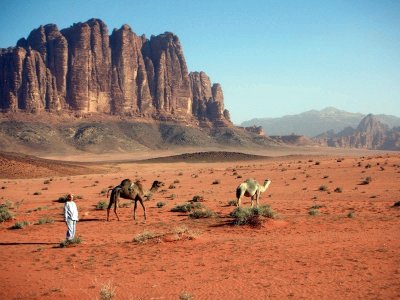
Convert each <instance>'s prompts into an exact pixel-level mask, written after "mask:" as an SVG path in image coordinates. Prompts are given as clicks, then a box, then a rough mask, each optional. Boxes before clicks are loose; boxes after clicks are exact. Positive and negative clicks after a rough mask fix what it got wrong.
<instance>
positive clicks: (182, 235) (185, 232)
mask: <svg viewBox="0 0 400 300" xmlns="http://www.w3.org/2000/svg"><path fill="white" fill-rule="evenodd" d="M173 233H174V234H175V235H176V237H177V240H181V239H188V240H194V239H196V238H197V237H198V236H199V235H200V233H199V232H197V231H192V230H190V229H189V228H188V227H186V226H185V225H183V226H178V227H176V228H174V230H173Z"/></svg>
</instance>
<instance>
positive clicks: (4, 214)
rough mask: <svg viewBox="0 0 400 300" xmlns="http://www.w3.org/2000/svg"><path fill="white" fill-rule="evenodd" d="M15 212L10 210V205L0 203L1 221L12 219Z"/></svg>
mask: <svg viewBox="0 0 400 300" xmlns="http://www.w3.org/2000/svg"><path fill="white" fill-rule="evenodd" d="M12 218H13V214H12V213H11V212H10V211H9V210H8V207H7V206H6V205H4V204H1V205H0V223H1V222H5V221H8V220H11V219H12Z"/></svg>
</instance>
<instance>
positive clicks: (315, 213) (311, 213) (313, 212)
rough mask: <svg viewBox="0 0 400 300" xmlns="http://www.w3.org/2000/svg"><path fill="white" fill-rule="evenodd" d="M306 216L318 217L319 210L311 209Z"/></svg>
mask: <svg viewBox="0 0 400 300" xmlns="http://www.w3.org/2000/svg"><path fill="white" fill-rule="evenodd" d="M308 214H309V215H310V216H317V215H319V210H318V209H317V208H311V209H310V210H309V211H308Z"/></svg>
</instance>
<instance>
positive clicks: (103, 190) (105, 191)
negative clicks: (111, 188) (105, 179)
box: [100, 189, 108, 195]
mask: <svg viewBox="0 0 400 300" xmlns="http://www.w3.org/2000/svg"><path fill="white" fill-rule="evenodd" d="M107 192H108V189H102V190H101V191H100V195H105V194H107Z"/></svg>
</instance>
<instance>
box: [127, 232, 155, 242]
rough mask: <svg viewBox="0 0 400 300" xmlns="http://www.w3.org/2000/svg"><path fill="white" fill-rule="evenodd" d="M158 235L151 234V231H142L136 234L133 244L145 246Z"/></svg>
mask: <svg viewBox="0 0 400 300" xmlns="http://www.w3.org/2000/svg"><path fill="white" fill-rule="evenodd" d="M158 237H159V235H158V234H156V233H154V232H151V231H146V230H145V231H143V232H142V233H139V234H137V235H136V236H135V237H134V238H133V240H132V241H133V242H134V243H138V244H145V243H147V242H148V241H149V240H151V239H154V238H158Z"/></svg>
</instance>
